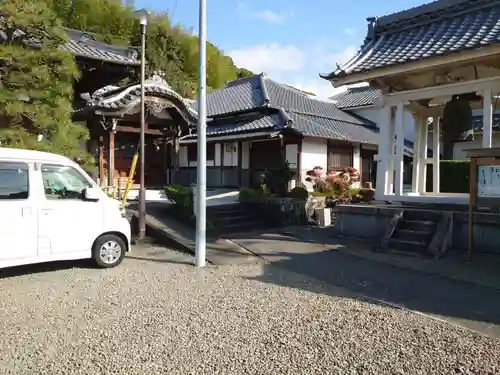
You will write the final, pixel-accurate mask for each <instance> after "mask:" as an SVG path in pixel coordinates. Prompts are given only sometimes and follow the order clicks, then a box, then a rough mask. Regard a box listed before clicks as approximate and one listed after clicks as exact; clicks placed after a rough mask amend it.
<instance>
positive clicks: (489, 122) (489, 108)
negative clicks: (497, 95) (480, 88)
mask: <svg viewBox="0 0 500 375" xmlns="http://www.w3.org/2000/svg"><path fill="white" fill-rule="evenodd" d="M491 97H492V92H491V89H487V90H484V93H483V148H491V143H492V142H491V138H492V133H493V131H492V130H493V129H492V128H493V105H492V103H491Z"/></svg>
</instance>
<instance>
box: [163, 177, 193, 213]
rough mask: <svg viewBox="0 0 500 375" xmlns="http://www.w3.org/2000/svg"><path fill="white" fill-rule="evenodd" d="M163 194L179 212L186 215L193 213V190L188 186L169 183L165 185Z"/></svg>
mask: <svg viewBox="0 0 500 375" xmlns="http://www.w3.org/2000/svg"><path fill="white" fill-rule="evenodd" d="M165 195H166V196H167V198H168V200H169V201H171V202H172V203H173V204H174V205H175V207H176V209H177V210H178V211H179V212H180V213H182V214H185V215H186V216H187V217H190V216H191V215H192V214H193V190H192V189H191V188H190V187H186V186H180V185H169V186H167V187H165Z"/></svg>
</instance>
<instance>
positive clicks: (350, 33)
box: [344, 27, 356, 36]
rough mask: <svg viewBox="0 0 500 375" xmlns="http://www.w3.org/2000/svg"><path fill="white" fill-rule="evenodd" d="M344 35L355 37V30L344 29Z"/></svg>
mask: <svg viewBox="0 0 500 375" xmlns="http://www.w3.org/2000/svg"><path fill="white" fill-rule="evenodd" d="M344 33H346V34H347V35H350V36H354V35H356V30H354V29H351V28H350V27H346V28H345V29H344Z"/></svg>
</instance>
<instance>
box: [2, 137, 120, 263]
mask: <svg viewBox="0 0 500 375" xmlns="http://www.w3.org/2000/svg"><path fill="white" fill-rule="evenodd" d="M129 249H130V223H129V222H128V220H127V218H126V217H125V210H124V209H123V208H122V207H121V205H120V202H119V201H117V200H115V199H112V198H110V197H108V195H107V194H106V193H105V192H104V191H102V189H100V188H99V186H98V185H97V184H96V183H95V182H94V181H93V180H92V179H91V178H90V177H89V176H88V175H87V174H86V173H85V172H84V171H83V170H82V169H81V168H80V166H78V164H76V163H74V162H73V161H71V160H70V159H68V158H66V157H64V156H60V155H54V154H49V153H46V152H39V151H30V150H18V149H12V148H2V147H0V268H4V267H10V266H17V265H22V264H30V263H41V262H50V261H56V260H71V259H86V258H89V259H90V258H92V259H93V260H94V261H95V263H96V264H97V265H98V266H100V267H104V268H110V267H114V266H117V265H118V264H120V263H121V261H122V260H123V257H124V256H125V252H127V251H129Z"/></svg>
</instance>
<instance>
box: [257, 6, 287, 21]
mask: <svg viewBox="0 0 500 375" xmlns="http://www.w3.org/2000/svg"><path fill="white" fill-rule="evenodd" d="M291 16H292V14H291V13H277V12H273V11H272V10H267V9H266V10H263V11H261V12H257V13H255V17H257V18H260V19H261V20H264V21H267V22H272V23H284V22H285V21H286V20H287V19H288V18H291Z"/></svg>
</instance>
